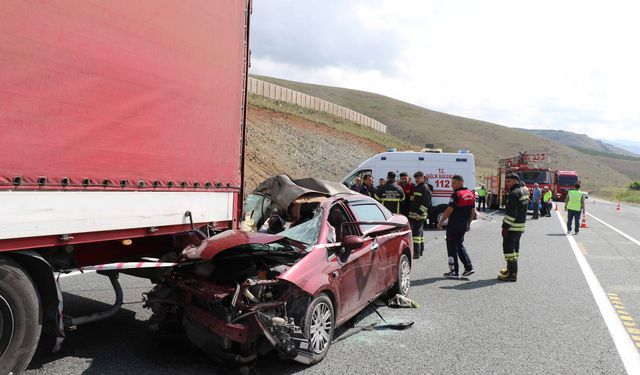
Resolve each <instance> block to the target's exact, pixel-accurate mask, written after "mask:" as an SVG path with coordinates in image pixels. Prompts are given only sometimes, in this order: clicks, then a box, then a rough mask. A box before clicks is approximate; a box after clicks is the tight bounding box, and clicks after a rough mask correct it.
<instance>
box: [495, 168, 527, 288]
mask: <svg viewBox="0 0 640 375" xmlns="http://www.w3.org/2000/svg"><path fill="white" fill-rule="evenodd" d="M505 187H506V188H507V190H508V191H509V193H508V194H507V203H506V210H505V213H504V219H503V220H502V252H503V254H504V260H505V261H506V262H507V267H506V268H503V269H501V270H500V274H499V275H498V280H500V281H516V280H517V278H518V256H519V254H520V237H521V236H522V233H524V226H525V221H526V219H527V208H528V207H529V191H528V189H526V188H525V187H524V186H523V184H522V183H520V178H519V177H518V175H517V174H515V173H509V174H508V175H507V176H506V178H505Z"/></svg>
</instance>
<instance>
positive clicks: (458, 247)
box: [438, 175, 476, 279]
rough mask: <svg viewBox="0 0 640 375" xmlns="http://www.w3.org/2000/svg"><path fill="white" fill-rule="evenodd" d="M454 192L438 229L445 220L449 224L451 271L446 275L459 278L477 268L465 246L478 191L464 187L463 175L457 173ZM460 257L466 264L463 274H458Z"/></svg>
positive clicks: (454, 177) (470, 273) (452, 179)
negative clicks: (474, 267) (465, 237)
mask: <svg viewBox="0 0 640 375" xmlns="http://www.w3.org/2000/svg"><path fill="white" fill-rule="evenodd" d="M451 186H452V187H453V194H451V198H450V199H449V207H447V209H446V210H445V211H444V214H443V215H442V219H440V222H439V223H438V229H442V225H443V223H444V221H445V220H447V219H449V223H448V224H447V255H448V257H449V272H447V273H445V274H444V277H446V278H449V279H459V278H460V276H463V277H467V276H470V275H472V274H473V273H474V272H475V270H474V269H473V265H472V264H471V258H469V254H467V249H465V247H464V234H465V233H466V232H467V231H468V230H469V228H470V225H471V220H473V219H474V218H475V216H476V209H475V205H476V193H475V191H473V190H469V189H467V188H466V187H464V179H463V178H462V176H458V175H455V176H453V177H452V178H451ZM458 259H460V261H461V262H462V265H463V266H464V272H463V273H462V275H459V274H458Z"/></svg>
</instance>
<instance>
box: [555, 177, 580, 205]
mask: <svg viewBox="0 0 640 375" xmlns="http://www.w3.org/2000/svg"><path fill="white" fill-rule="evenodd" d="M555 178H556V179H555V181H556V183H555V184H554V186H555V190H554V191H553V199H554V200H556V201H560V202H564V200H565V199H566V197H567V192H568V191H569V190H571V189H574V188H575V185H576V184H577V183H578V181H580V178H579V177H578V174H577V173H576V171H556V173H555Z"/></svg>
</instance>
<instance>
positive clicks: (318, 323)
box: [304, 293, 335, 364]
mask: <svg viewBox="0 0 640 375" xmlns="http://www.w3.org/2000/svg"><path fill="white" fill-rule="evenodd" d="M304 322H305V324H304V334H305V336H306V337H307V338H308V339H309V343H310V344H311V347H310V349H311V351H313V357H312V360H311V364H315V363H318V362H320V361H322V360H323V359H324V357H325V356H326V355H327V352H328V351H329V346H331V341H333V329H334V325H335V316H334V310H333V304H332V303H331V299H329V297H328V296H327V295H326V294H324V293H322V294H320V295H318V296H317V297H316V298H314V299H313V301H311V303H310V304H309V307H308V308H307V313H306V315H305V319H304Z"/></svg>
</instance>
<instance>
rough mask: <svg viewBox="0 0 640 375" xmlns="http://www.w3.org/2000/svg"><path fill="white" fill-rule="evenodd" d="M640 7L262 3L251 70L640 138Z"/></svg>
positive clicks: (505, 120)
mask: <svg viewBox="0 0 640 375" xmlns="http://www.w3.org/2000/svg"><path fill="white" fill-rule="evenodd" d="M274 9H275V10H274ZM289 10H292V12H293V11H294V12H295V13H290V12H289ZM639 10H640V3H636V2H634V1H616V2H607V3H604V2H592V1H577V0H571V1H567V0H565V1H561V2H557V1H538V2H527V3H525V2H514V1H507V0H504V1H455V2H453V1H448V2H447V1H444V0H421V1H415V0H411V1H403V2H397V1H391V0H376V1H373V0H370V1H364V0H354V1H350V2H345V1H341V2H337V1H324V2H320V1H304V2H300V1H295V0H280V1H276V0H269V1H267V0H256V1H255V2H254V13H253V19H252V22H253V25H254V26H253V32H254V34H253V35H252V38H253V44H252V50H253V52H254V55H253V64H252V72H253V73H256V74H265V75H272V76H276V77H281V78H287V79H292V80H297V81H303V82H311V83H318V84H325V85H334V86H340V87H348V88H354V89H360V90H366V91H372V92H376V93H380V94H383V95H388V96H391V97H394V98H397V99H400V100H405V101H408V102H411V103H415V104H418V105H421V106H423V107H426V108H429V109H434V110H439V111H443V112H448V113H452V114H456V115H461V116H466V117H471V118H477V119H480V120H486V121H491V122H496V123H499V124H503V125H507V126H515V127H529V128H553V129H565V130H572V131H578V132H582V133H587V134H589V135H591V136H593V137H597V138H605V139H615V138H619V139H634V140H637V141H640V106H638V105H637V97H638V95H637V94H636V90H638V89H639V88H640V69H639V68H638V66H640V49H638V48H636V44H637V41H636V38H637V36H638V35H640V23H638V22H636V20H635V18H636V15H637V14H639V13H640V12H638V11H639ZM318 25H322V26H323V27H320V26H318ZM273 30H277V31H278V32H277V33H275V32H273ZM282 30H286V32H285V33H284V35H283V32H282ZM257 32H262V33H266V34H268V35H269V37H268V38H261V37H256V34H255V33H257ZM287 35H303V36H305V38H297V37H293V38H288V37H287ZM310 35H312V37H308V36H310ZM283 40H284V41H283ZM287 40H289V41H290V40H293V41H294V42H295V43H294V44H291V43H289V42H287ZM323 50H324V51H329V53H328V54H327V53H322V51H323ZM261 51H268V53H261ZM301 56H304V57H301Z"/></svg>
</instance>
